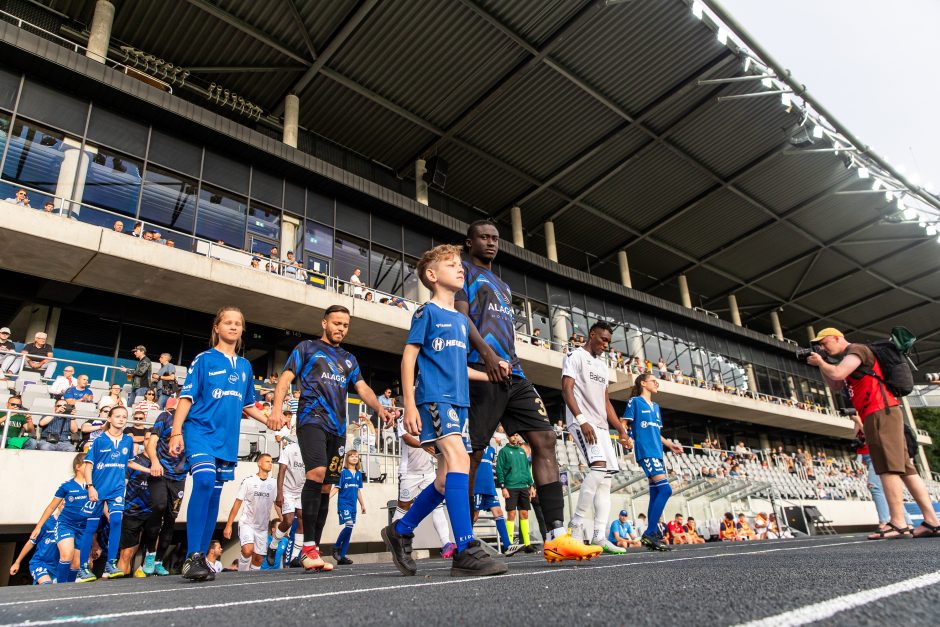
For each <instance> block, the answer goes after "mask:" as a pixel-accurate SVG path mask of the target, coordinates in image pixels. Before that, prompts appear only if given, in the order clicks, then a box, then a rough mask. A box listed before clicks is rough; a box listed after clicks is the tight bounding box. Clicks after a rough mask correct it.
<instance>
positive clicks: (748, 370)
mask: <svg viewBox="0 0 940 627" xmlns="http://www.w3.org/2000/svg"><path fill="white" fill-rule="evenodd" d="M744 373H745V374H746V375H747V389H748V391H749V392H751V393H752V394H755V395H756V394H757V377H755V376H754V366H753V365H752V364H744Z"/></svg>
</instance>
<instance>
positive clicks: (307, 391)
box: [271, 305, 391, 570]
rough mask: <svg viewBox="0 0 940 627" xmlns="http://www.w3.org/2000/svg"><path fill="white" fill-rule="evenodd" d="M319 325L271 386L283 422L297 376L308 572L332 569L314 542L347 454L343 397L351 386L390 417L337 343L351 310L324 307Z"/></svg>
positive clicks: (343, 335)
mask: <svg viewBox="0 0 940 627" xmlns="http://www.w3.org/2000/svg"><path fill="white" fill-rule="evenodd" d="M321 325H322V327H323V336H322V337H321V338H320V339H319V340H304V341H303V342H301V343H300V344H298V345H297V346H296V347H295V348H294V350H293V351H292V352H291V354H290V357H288V359H287V363H286V364H284V370H283V372H282V373H281V376H280V377H278V380H277V387H276V388H275V389H274V402H273V408H272V412H271V417H272V418H276V419H277V420H283V414H282V412H281V407H282V406H283V404H284V399H285V398H287V394H288V389H289V388H290V385H291V383H293V382H294V381H295V380H296V381H297V385H298V386H299V387H300V403H299V404H298V408H297V417H296V418H295V420H296V425H297V443H298V444H299V445H300V456H301V457H302V458H303V462H304V467H305V468H306V471H307V472H306V479H305V480H304V487H303V490H301V492H300V507H301V518H302V519H303V523H304V544H303V548H302V549H301V551H300V561H301V562H302V563H303V565H304V568H305V569H306V570H332V566H331V565H330V564H329V563H328V562H324V561H323V559H322V558H321V557H320V549H319V546H318V544H319V542H320V536H321V535H322V533H323V525H324V524H325V523H326V516H327V513H328V512H329V509H330V498H329V491H330V486H331V485H333V484H335V483H337V482H338V481H339V473H340V470H341V463H342V457H343V453H344V452H345V446H346V395H347V394H348V392H349V388H351V387H352V388H355V390H356V393H357V394H359V398H361V399H362V402H363V403H365V404H366V405H367V406H369V407H371V408H372V410H373V411H374V412H375V413H376V415H378V416H379V417H381V418H382V420H384V421H385V422H386V423H388V421H389V420H390V419H391V414H390V413H389V412H388V410H387V409H386V408H385V407H383V406H382V405H381V404H380V403H379V400H378V399H377V398H376V397H375V392H373V391H372V388H370V387H369V385H368V384H367V383H366V382H365V381H363V379H362V377H361V376H360V373H359V363H358V362H357V361H356V358H355V357H353V355H352V354H351V353H349V352H347V351H346V350H344V349H343V348H341V347H340V344H341V343H342V341H343V339H345V338H346V334H347V333H348V332H349V310H348V309H346V308H345V307H343V306H342V305H331V306H330V307H327V309H326V311H325V312H324V313H323V320H322V322H321ZM327 466H329V473H327ZM324 492H326V493H327V494H326V495H324V494H323V493H324ZM283 537H284V532H283V531H282V530H281V528H280V526H278V527H277V528H276V529H275V532H274V541H277V542H280V540H281V538H283Z"/></svg>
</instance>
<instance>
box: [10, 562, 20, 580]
mask: <svg viewBox="0 0 940 627" xmlns="http://www.w3.org/2000/svg"><path fill="white" fill-rule="evenodd" d="M18 572H20V562H19V560H17V561H15V562H13V565H12V566H10V576H11V577H12V576H13V575H15V574H16V573H18Z"/></svg>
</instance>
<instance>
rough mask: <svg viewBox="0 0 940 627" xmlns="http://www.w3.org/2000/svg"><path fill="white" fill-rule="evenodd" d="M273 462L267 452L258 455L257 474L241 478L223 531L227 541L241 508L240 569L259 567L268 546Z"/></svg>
mask: <svg viewBox="0 0 940 627" xmlns="http://www.w3.org/2000/svg"><path fill="white" fill-rule="evenodd" d="M273 463H274V462H273V460H272V459H271V456H270V455H268V454H267V453H264V454H263V455H261V457H259V458H258V474H256V475H251V476H250V477H245V479H244V480H243V481H242V484H241V485H240V486H239V488H238V496H236V497H235V502H234V503H233V504H232V511H230V512H229V514H228V521H227V522H226V523H225V530H224V531H223V532H222V535H223V536H225V539H226V540H229V539H231V537H232V523H234V522H235V517H236V516H238V513H239V511H241V517H240V518H239V519H238V539H239V542H240V543H241V547H242V552H241V555H239V556H238V570H240V571H244V570H257V569H259V568H261V560H262V559H264V555H265V549H266V548H267V546H268V524H269V523H270V521H271V508H272V507H274V499H275V498H277V482H275V480H274V478H273V477H271V466H272V465H273Z"/></svg>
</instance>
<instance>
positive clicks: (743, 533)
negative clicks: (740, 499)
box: [735, 513, 757, 540]
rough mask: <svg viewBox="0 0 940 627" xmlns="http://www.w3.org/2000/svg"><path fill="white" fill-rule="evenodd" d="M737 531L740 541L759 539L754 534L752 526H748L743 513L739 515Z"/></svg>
mask: <svg viewBox="0 0 940 627" xmlns="http://www.w3.org/2000/svg"><path fill="white" fill-rule="evenodd" d="M735 529H737V532H738V540H753V539H754V538H756V537H757V534H755V533H754V530H753V529H751V526H750V525H749V524H747V518H746V517H745V516H744V514H743V513H742V514H738V522H737V524H736V525H735Z"/></svg>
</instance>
